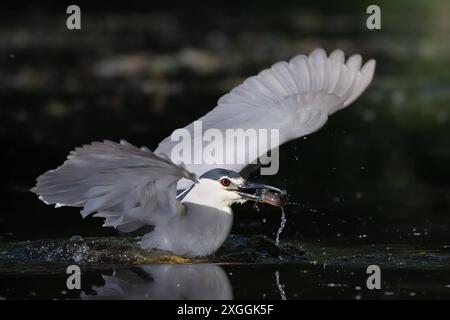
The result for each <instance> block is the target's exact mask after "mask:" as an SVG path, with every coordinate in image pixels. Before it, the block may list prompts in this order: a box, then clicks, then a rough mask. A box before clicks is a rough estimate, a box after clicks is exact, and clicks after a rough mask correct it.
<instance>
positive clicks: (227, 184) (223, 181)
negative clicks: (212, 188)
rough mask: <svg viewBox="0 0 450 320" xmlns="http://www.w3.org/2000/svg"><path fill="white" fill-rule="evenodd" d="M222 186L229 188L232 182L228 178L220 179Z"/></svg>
mask: <svg viewBox="0 0 450 320" xmlns="http://www.w3.org/2000/svg"><path fill="white" fill-rule="evenodd" d="M220 184H221V185H223V186H224V187H228V186H229V185H230V184H231V181H230V179H228V178H222V179H220Z"/></svg>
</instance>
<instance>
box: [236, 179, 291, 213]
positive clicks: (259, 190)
mask: <svg viewBox="0 0 450 320" xmlns="http://www.w3.org/2000/svg"><path fill="white" fill-rule="evenodd" d="M237 193H238V194H239V195H240V196H241V197H242V198H244V199H246V200H250V201H255V202H256V203H258V202H262V203H267V204H270V205H272V206H275V207H281V206H282V205H283V204H284V203H285V202H286V200H287V191H286V190H280V189H278V188H275V187H272V186H269V185H266V184H262V183H256V182H250V181H246V182H245V183H244V184H242V185H241V186H239V187H238V188H237Z"/></svg>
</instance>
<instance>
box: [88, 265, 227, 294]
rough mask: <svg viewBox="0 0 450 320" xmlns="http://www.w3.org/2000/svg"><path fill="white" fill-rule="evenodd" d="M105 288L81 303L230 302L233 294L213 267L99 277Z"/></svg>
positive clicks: (153, 268) (130, 271) (150, 269)
mask: <svg viewBox="0 0 450 320" xmlns="http://www.w3.org/2000/svg"><path fill="white" fill-rule="evenodd" d="M103 279H104V280H105V284H104V285H103V286H101V287H94V288H93V289H94V290H95V292H96V294H95V295H93V294H86V293H84V292H83V293H81V298H82V299H105V300H121V299H129V300H168V299H174V300H180V299H186V300H206V299H208V300H231V299H233V291H232V288H231V284H230V281H229V279H228V276H227V275H226V274H225V272H224V271H223V269H222V268H221V267H219V266H217V265H213V264H191V265H148V266H140V267H134V268H127V269H119V270H116V271H114V273H113V275H112V276H109V275H108V276H105V275H103Z"/></svg>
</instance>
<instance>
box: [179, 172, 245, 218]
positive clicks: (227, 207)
mask: <svg viewBox="0 0 450 320" xmlns="http://www.w3.org/2000/svg"><path fill="white" fill-rule="evenodd" d="M238 200H239V196H238V195H237V194H235V193H234V192H232V191H225V190H223V189H222V188H221V187H220V186H218V184H217V183H216V182H215V181H213V180H209V179H203V180H202V181H201V182H200V183H197V184H195V185H194V187H193V188H192V189H191V190H190V191H189V192H188V194H187V195H186V196H185V197H184V198H183V200H182V201H181V202H182V203H184V202H190V203H195V204H198V205H203V206H207V207H212V208H216V209H219V210H221V211H224V212H226V213H228V214H232V213H233V211H232V210H231V205H232V204H233V203H234V202H236V201H238Z"/></svg>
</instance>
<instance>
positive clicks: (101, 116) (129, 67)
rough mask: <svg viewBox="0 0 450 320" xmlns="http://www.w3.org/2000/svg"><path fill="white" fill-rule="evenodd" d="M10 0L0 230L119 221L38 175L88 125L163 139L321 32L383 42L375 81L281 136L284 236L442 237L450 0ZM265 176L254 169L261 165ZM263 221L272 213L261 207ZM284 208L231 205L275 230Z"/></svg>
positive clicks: (241, 229) (374, 54)
mask: <svg viewBox="0 0 450 320" xmlns="http://www.w3.org/2000/svg"><path fill="white" fill-rule="evenodd" d="M372 3H373V2H372V1H339V2H338V1H336V2H330V1H286V2H282V1H281V2H280V1H247V2H241V3H238V2H236V3H230V2H228V1H221V2H195V3H194V2H191V3H189V2H171V1H164V2H154V1H126V2H121V3H120V4H119V3H106V2H105V3H101V2H100V3H96V4H92V3H88V2H74V4H78V5H79V6H80V7H81V12H82V30H80V31H70V30H67V28H66V18H67V16H68V15H67V14H66V13H65V11H66V8H67V5H69V4H72V3H65V2H61V1H55V2H47V3H46V2H39V3H37V2H36V3H29V4H26V3H16V2H12V1H3V2H2V3H1V4H0V145H1V154H0V159H1V160H0V161H1V165H0V176H1V178H2V183H1V185H0V195H1V199H2V209H1V210H0V240H2V241H12V240H25V239H39V238H68V237H70V236H72V235H74V234H79V235H82V236H94V235H112V234H115V231H114V230H111V229H103V228H101V227H100V226H101V224H102V221H101V220H100V219H95V218H87V219H85V220H84V221H83V220H82V219H81V217H80V215H79V214H78V210H77V209H73V208H61V209H57V210H56V209H54V208H52V207H49V206H46V205H44V204H43V203H42V202H40V201H39V200H38V199H37V198H36V197H35V195H33V194H31V193H30V192H29V191H28V190H29V189H30V188H31V187H32V186H33V185H34V181H35V178H36V177H37V176H39V175H40V174H42V173H43V172H45V171H47V170H49V169H53V168H55V167H57V166H59V165H60V164H61V163H62V162H63V161H64V159H65V157H66V155H67V154H68V152H69V151H70V150H72V149H74V147H76V146H79V145H81V144H86V143H89V142H91V141H93V140H103V139H111V140H116V141H117V140H119V139H121V138H123V139H126V140H128V141H130V142H131V143H133V144H136V145H145V146H147V147H149V148H150V149H155V148H156V146H157V144H158V142H159V141H161V140H162V139H163V138H165V137H166V136H168V135H170V133H171V132H172V130H173V129H175V128H178V127H182V126H185V125H186V124H188V123H189V122H191V121H193V120H195V119H197V118H198V117H200V116H201V115H203V114H204V113H206V112H207V111H209V110H210V109H211V108H213V107H214V106H215V104H216V101H217V100H218V98H219V97H220V96H221V95H223V94H225V93H226V92H228V91H229V90H230V89H232V88H233V87H234V86H235V85H237V84H239V83H240V82H241V81H242V80H244V79H245V78H246V77H248V76H251V75H253V74H255V73H257V72H258V71H260V70H261V69H262V68H266V67H268V66H270V65H271V64H273V63H274V62H276V61H279V60H287V59H289V58H291V57H293V56H295V55H296V54H299V53H309V52H310V51H311V50H312V49H314V48H316V47H323V48H325V49H326V50H327V51H331V50H333V49H335V48H341V49H343V50H344V51H345V52H346V54H353V53H360V54H362V55H363V58H364V59H365V60H367V59H369V58H375V59H376V60H377V70H376V73H375V78H374V81H373V83H372V84H371V86H370V87H369V88H368V90H367V91H366V92H365V93H364V94H363V96H362V97H361V98H359V99H358V100H357V101H356V102H355V103H354V104H353V105H352V106H351V107H350V108H348V109H345V110H343V111H341V112H339V113H337V114H335V115H333V116H332V117H331V119H330V120H329V122H328V123H327V125H326V126H325V127H324V128H323V129H321V130H320V131H319V132H317V133H314V134H313V135H311V136H309V137H307V139H300V140H297V141H293V142H291V143H289V144H287V145H285V146H283V148H281V150H280V154H281V165H280V167H281V168H280V171H279V173H278V175H276V176H266V177H260V178H259V181H263V182H266V183H269V184H272V185H275V186H279V187H282V188H285V189H287V190H288V191H289V192H290V194H291V200H292V201H293V202H296V203H297V204H295V205H289V206H287V207H286V214H287V218H288V225H287V229H286V230H285V232H284V233H283V237H284V238H285V239H288V238H290V239H295V240H298V241H300V242H305V243H307V242H315V243H317V242H321V243H336V242H340V243H343V244H345V243H347V244H379V243H396V244H401V243H408V244H409V243H417V244H427V245H430V246H433V245H443V244H448V241H449V237H448V231H449V230H448V226H449V223H450V215H449V207H450V193H449V191H450V184H449V178H450V168H449V167H450V166H449V163H450V162H449V160H450V152H449V142H448V138H449V134H450V127H449V117H450V109H449V108H450V107H449V97H450V90H449V89H450V85H449V80H450V45H449V40H448V39H449V32H450V5H449V2H447V1H378V2H376V4H378V5H380V7H381V10H382V29H381V30H377V31H370V30H368V29H367V28H366V18H367V15H366V8H367V6H368V5H370V4H372ZM255 178H257V177H255ZM264 221H266V222H265V223H264ZM278 224H279V210H277V209H273V208H268V207H264V208H262V210H261V211H259V212H257V211H255V210H252V208H251V206H250V205H245V206H243V207H236V208H235V227H234V229H233V232H234V233H244V234H245V233H247V234H249V233H252V234H265V235H268V236H272V234H273V232H275V231H276V229H277V227H278Z"/></svg>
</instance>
